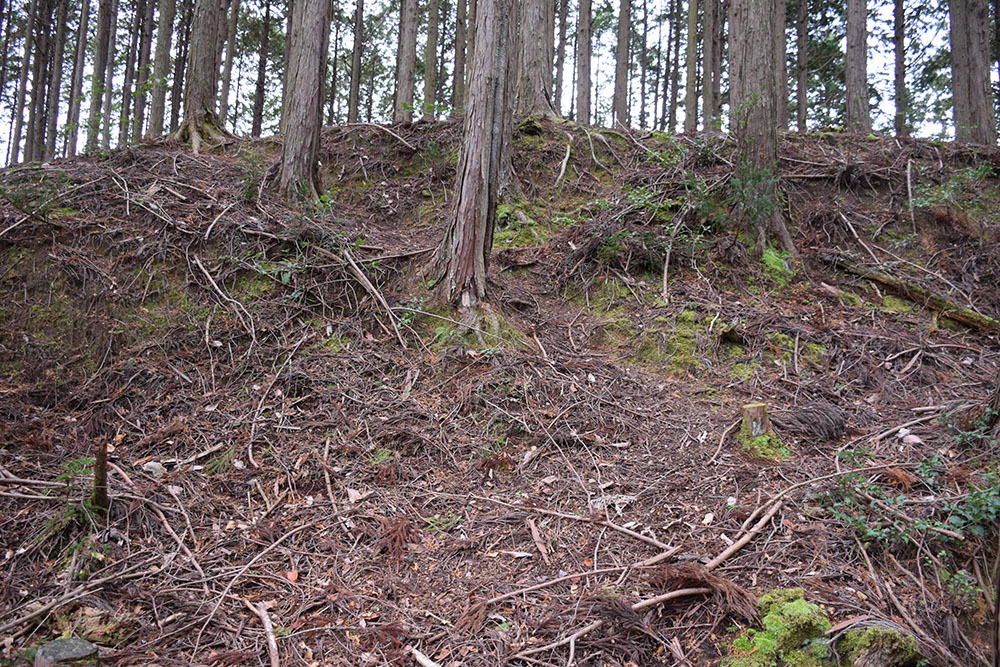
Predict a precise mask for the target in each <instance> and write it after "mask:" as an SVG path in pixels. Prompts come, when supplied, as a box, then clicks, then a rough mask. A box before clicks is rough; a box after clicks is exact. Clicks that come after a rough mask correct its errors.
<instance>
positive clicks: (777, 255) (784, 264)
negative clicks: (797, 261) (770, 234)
mask: <svg viewBox="0 0 1000 667" xmlns="http://www.w3.org/2000/svg"><path fill="white" fill-rule="evenodd" d="M761 261H762V262H763V263H764V273H766V274H767V275H768V276H769V277H770V278H772V279H773V280H774V281H775V282H777V283H778V284H779V285H782V286H784V285H787V284H788V280H789V278H791V277H792V276H794V275H795V271H794V270H793V269H791V268H790V267H789V266H788V253H787V252H783V251H779V250H775V249H774V248H772V247H771V246H768V247H766V248H764V254H763V255H762V256H761Z"/></svg>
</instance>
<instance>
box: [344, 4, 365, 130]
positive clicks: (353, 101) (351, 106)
mask: <svg viewBox="0 0 1000 667" xmlns="http://www.w3.org/2000/svg"><path fill="white" fill-rule="evenodd" d="M364 40H365V7H364V0H357V5H356V6H355V7H354V46H353V47H352V48H351V91H350V93H348V97H347V122H348V123H357V122H358V103H359V102H360V99H359V98H360V93H361V54H362V51H363V49H364Z"/></svg>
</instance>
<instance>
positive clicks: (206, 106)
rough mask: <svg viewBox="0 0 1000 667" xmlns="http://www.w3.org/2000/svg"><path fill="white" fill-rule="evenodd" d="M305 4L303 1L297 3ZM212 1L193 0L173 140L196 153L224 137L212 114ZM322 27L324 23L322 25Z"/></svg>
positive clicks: (215, 29) (215, 80)
mask: <svg viewBox="0 0 1000 667" xmlns="http://www.w3.org/2000/svg"><path fill="white" fill-rule="evenodd" d="M300 1H303V2H304V1H305V0H300ZM219 5H220V3H219V2H217V1H216V0H195V5H194V14H193V16H192V21H191V26H192V27H191V46H190V51H189V52H188V63H187V80H186V81H185V83H184V120H183V121H182V122H181V124H180V127H178V128H177V132H176V133H175V138H176V139H177V140H178V141H189V142H190V143H191V150H193V151H194V152H195V153H197V152H198V151H199V150H200V148H201V145H202V143H203V142H205V141H209V142H212V143H217V142H219V141H221V140H223V139H224V138H225V137H224V134H223V133H222V132H221V130H220V129H219V118H218V116H217V115H216V113H215V102H216V99H217V96H216V91H217V90H218V84H219V70H218V64H219V61H218V40H219V27H220V23H221V19H222V16H221V11H222V7H220V6H219ZM323 26H324V28H325V27H326V23H324V24H323Z"/></svg>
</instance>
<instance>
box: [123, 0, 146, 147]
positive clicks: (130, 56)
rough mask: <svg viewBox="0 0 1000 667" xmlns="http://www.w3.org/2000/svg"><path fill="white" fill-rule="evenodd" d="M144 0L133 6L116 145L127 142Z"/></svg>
mask: <svg viewBox="0 0 1000 667" xmlns="http://www.w3.org/2000/svg"><path fill="white" fill-rule="evenodd" d="M145 9H146V0H137V1H136V2H135V4H134V6H133V12H132V27H131V29H130V30H129V32H128V40H129V41H128V51H127V53H126V54H125V83H124V84H123V85H122V105H121V115H120V116H119V117H118V145H119V146H124V145H126V144H127V143H128V141H129V137H130V136H131V132H129V129H130V124H131V121H132V100H133V95H132V82H133V81H134V79H135V63H136V52H137V50H138V46H139V30H140V28H139V26H140V25H141V24H142V14H143V13H145Z"/></svg>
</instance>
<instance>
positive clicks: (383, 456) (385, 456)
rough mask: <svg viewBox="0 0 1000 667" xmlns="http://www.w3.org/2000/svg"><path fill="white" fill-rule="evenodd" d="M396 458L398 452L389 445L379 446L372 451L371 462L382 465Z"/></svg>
mask: <svg viewBox="0 0 1000 667" xmlns="http://www.w3.org/2000/svg"><path fill="white" fill-rule="evenodd" d="M394 458H396V452H394V451H393V450H391V449H389V448H388V447H379V448H378V449H376V450H375V451H374V452H372V456H371V459H370V461H371V463H372V465H376V466H380V465H382V464H384V463H388V462H389V461H392V460H393V459H394Z"/></svg>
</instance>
